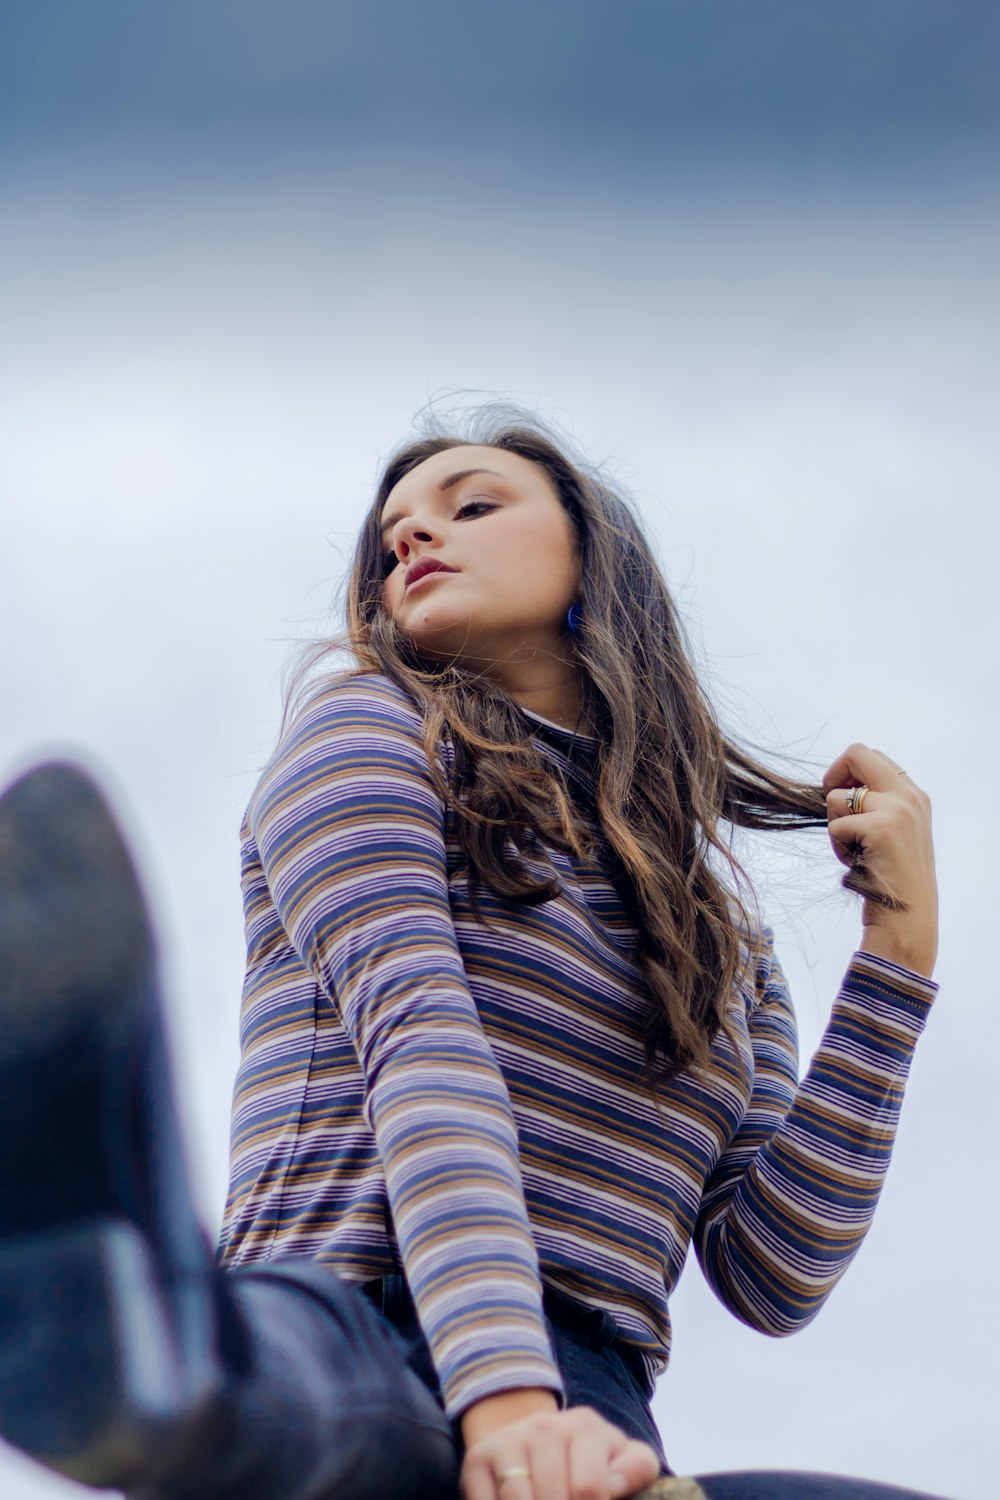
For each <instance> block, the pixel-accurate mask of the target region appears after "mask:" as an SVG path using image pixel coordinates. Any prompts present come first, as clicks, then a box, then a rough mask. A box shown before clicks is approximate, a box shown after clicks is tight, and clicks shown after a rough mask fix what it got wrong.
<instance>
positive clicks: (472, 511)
mask: <svg viewBox="0 0 1000 1500" xmlns="http://www.w3.org/2000/svg"><path fill="white" fill-rule="evenodd" d="M491 510H496V504H495V502H494V501H492V500H466V502H465V504H464V505H460V506H459V507H458V510H457V511H456V512H455V515H456V517H459V516H461V517H468V516H483V515H486V514H487V512H488V511H491Z"/></svg>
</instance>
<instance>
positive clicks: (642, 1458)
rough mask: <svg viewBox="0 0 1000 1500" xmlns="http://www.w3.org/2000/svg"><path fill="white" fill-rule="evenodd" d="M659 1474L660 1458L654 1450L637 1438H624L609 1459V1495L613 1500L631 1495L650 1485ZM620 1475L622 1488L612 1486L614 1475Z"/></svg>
mask: <svg viewBox="0 0 1000 1500" xmlns="http://www.w3.org/2000/svg"><path fill="white" fill-rule="evenodd" d="M659 1472H660V1458H659V1455H658V1453H657V1452H656V1450H655V1448H651V1447H650V1446H649V1444H648V1443H643V1442H640V1441H639V1439H638V1438H625V1440H624V1442H622V1443H621V1446H620V1447H619V1448H618V1450H617V1452H616V1453H614V1455H613V1456H612V1458H611V1478H612V1488H611V1494H612V1496H613V1497H614V1500H619V1497H620V1496H622V1495H632V1494H634V1493H635V1491H636V1490H641V1489H643V1488H644V1486H646V1485H647V1484H652V1483H653V1481H654V1479H656V1478H657V1476H658V1474H659ZM617 1474H620V1475H621V1476H622V1479H623V1480H624V1481H625V1483H624V1486H616V1485H615V1484H614V1478H615V1475H617Z"/></svg>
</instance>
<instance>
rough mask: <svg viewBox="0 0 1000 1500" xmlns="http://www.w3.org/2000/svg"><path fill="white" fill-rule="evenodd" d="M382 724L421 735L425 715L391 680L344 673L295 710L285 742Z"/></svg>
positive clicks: (323, 684) (320, 685)
mask: <svg viewBox="0 0 1000 1500" xmlns="http://www.w3.org/2000/svg"><path fill="white" fill-rule="evenodd" d="M379 725H383V726H385V727H386V728H392V727H395V728H397V729H399V730H404V731H409V732H411V733H414V732H415V733H422V731H423V714H422V713H421V710H420V706H419V704H418V703H417V702H416V700H415V699H414V698H412V697H411V696H410V694H409V693H407V692H406V690H405V689H404V688H402V687H400V685H399V683H398V682H393V680H392V678H391V677H383V676H381V675H379V674H378V673H376V672H341V673H338V674H337V675H336V676H334V677H327V678H324V679H323V681H322V682H320V683H318V684H317V685H316V686H315V688H314V689H313V691H312V692H311V693H310V694H309V695H308V697H306V698H305V699H304V700H303V701H302V703H301V704H300V705H299V706H298V707H297V708H296V710H295V712H294V713H293V714H292V716H291V718H290V720H289V723H288V725H287V726H286V729H285V732H284V734H283V735H282V741H284V740H287V739H288V738H290V737H293V736H295V735H296V734H301V733H303V732H304V733H307V734H311V733H315V732H316V731H317V730H322V729H324V728H332V729H336V730H337V731H338V732H340V733H344V732H349V730H350V728H351V726H357V727H358V728H359V729H363V728H364V727H365V726H373V727H377V726H379ZM279 744H280V742H279Z"/></svg>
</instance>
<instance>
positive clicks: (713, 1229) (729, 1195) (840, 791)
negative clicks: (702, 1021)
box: [695, 746, 937, 1335]
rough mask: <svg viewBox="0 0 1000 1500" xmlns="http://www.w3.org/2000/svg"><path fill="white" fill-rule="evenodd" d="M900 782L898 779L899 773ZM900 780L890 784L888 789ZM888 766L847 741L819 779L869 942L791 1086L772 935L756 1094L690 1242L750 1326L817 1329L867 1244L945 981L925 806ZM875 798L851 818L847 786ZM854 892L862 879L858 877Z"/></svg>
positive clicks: (763, 971)
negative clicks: (913, 1068) (940, 980)
mask: <svg viewBox="0 0 1000 1500" xmlns="http://www.w3.org/2000/svg"><path fill="white" fill-rule="evenodd" d="M890 778H892V779H890ZM893 779H894V781H895V783H896V785H893ZM905 779H907V778H904V777H903V775H902V774H901V773H900V772H899V768H898V767H895V766H893V764H892V762H891V761H889V760H888V758H887V757H885V756H882V755H880V753H879V752H878V751H872V750H868V749H867V748H866V747H864V746H852V747H851V749H850V750H848V751H846V752H845V754H844V755H843V756H841V757H840V758H839V759H838V760H837V761H836V762H835V763H834V765H833V766H831V768H830V770H829V771H828V772H827V776H826V778H825V781H824V785H825V788H826V790H827V793H828V796H827V802H828V805H829V807H830V812H831V824H830V833H831V838H832V840H833V841H834V847H835V849H836V850H837V853H838V857H840V858H841V859H842V860H843V861H844V863H846V864H848V865H850V866H851V867H852V869H853V870H855V871H857V870H859V868H860V866H861V860H860V859H859V852H858V849H857V848H852V846H853V845H858V846H860V849H861V851H862V853H863V874H862V875H861V877H860V880H859V882H858V884H859V885H860V884H861V882H862V881H863V882H864V884H865V886H866V887H867V888H868V889H869V890H871V891H875V890H877V891H879V892H881V893H887V894H888V895H889V896H890V897H891V904H887V903H886V902H885V900H884V894H883V896H882V898H881V899H880V897H879V896H878V895H874V894H873V895H869V896H867V897H866V899H865V907H864V913H863V918H862V921H863V929H864V930H863V936H862V942H861V946H860V949H859V951H858V952H857V953H856V954H855V956H854V958H853V960H852V962H851V964H850V966H849V968H848V971H847V974H846V976H845V978H844V982H843V984H842V986H841V989H840V992H839V994H838V996H837V998H836V1000H835V1002H834V1006H833V1011H832V1014H831V1017H830V1022H829V1025H828V1026H827V1028H826V1031H825V1033H824V1036H823V1039H822V1041H821V1042H820V1045H819V1047H818V1048H817V1051H816V1055H815V1057H814V1058H813V1061H812V1063H811V1065H810V1068H809V1071H808V1072H807V1074H806V1076H805V1078H804V1079H803V1080H802V1083H801V1084H799V1083H798V1082H797V1044H796V1027H795V1017H794V1012H793V1010H792V1006H791V1001H790V998H789V995H788V988H787V985H786V983H785V979H784V976H783V974H782V973H781V969H780V966H779V965H778V963H777V961H776V959H775V958H774V955H773V952H772V951H771V945H770V935H769V934H765V935H764V938H763V941H762V947H761V952H760V955H759V959H758V966H757V989H758V1002H757V1004H756V1007H755V1009H754V1010H753V1012H752V1015H751V1017H750V1023H749V1028H750V1040H751V1045H752V1048H753V1060H754V1086H753V1092H752V1096H751V1099H750V1102H749V1106H748V1109H747V1112H746V1115H745V1117H744V1119H743V1122H742V1124H741V1126H740V1129H739V1130H738V1131H737V1133H736V1135H735V1137H734V1138H733V1140H732V1141H731V1142H730V1144H729V1146H728V1147H727V1149H726V1151H725V1152H724V1153H723V1156H722V1157H721V1159H720V1161H719V1162H718V1164H717V1166H716V1168H715V1171H714V1172H713V1173H712V1175H711V1177H710V1179H709V1181H708V1183H707V1184H706V1188H705V1193H704V1196H703V1199H702V1204H701V1209H700V1212H699V1217H698V1224H697V1227H696V1232H695V1236H696V1238H695V1242H696V1248H697V1252H698V1257H699V1260H700V1261H701V1264H702V1267H703V1270H704V1272H705V1275H706V1277H707V1279H708V1281H709V1283H710V1285H711V1286H712V1287H713V1289H714V1290H715V1292H716V1293H717V1295H718V1296H719V1297H720V1299H721V1300H722V1301H723V1302H724V1303H725V1305H726V1306H727V1307H729V1308H730V1309H731V1310H732V1311H733V1312H734V1313H736V1315H737V1316H738V1317H740V1318H741V1319H743V1321H744V1322H747V1323H749V1324H750V1325H751V1326H752V1327H755V1328H758V1329H760V1330H761V1331H763V1332H765V1333H770V1334H775V1335H778V1334H786V1333H792V1332H794V1331H795V1330H796V1329H797V1328H800V1327H802V1326H803V1325H804V1324H805V1323H807V1322H809V1321H810V1319H811V1318H813V1317H814V1316H815V1315H816V1313H817V1312H818V1311H819V1308H820V1307H821V1306H822V1304H823V1302H824V1301H825V1299H826V1297H827V1296H828V1295H829V1293H830V1291H831V1290H832V1288H833V1287H834V1285H835V1284H836V1282H837V1281H838V1280H839V1279H840V1277H841V1276H842V1275H843V1273H844V1271H845V1270H846V1268H847V1266H848V1265H849V1264H850V1262H851V1260H852V1259H853V1257H854V1255H855V1253H856V1252H857V1250H858V1248H859V1246H860V1244H861V1241H862V1240H863V1238H864V1236H865V1234H866V1232H867V1230H868V1227H869V1225H870V1224H871V1221H872V1218H873V1216H874V1213H875V1208H876V1205H877V1203H878V1197H879V1193H880V1191H881V1187H882V1183H883V1181H884V1179H885V1174H886V1171H887V1169H888V1165H889V1157H890V1153H891V1149H892V1144H893V1140H894V1137H895V1130H896V1124H897V1120H898V1117H899V1110H900V1106H901V1104H902V1097H903V1088H904V1085H905V1082H906V1076H907V1073H908V1071H909V1065H910V1060H911V1058H912V1054H913V1048H914V1046H915V1044H916V1040H917V1037H918V1036H919V1034H920V1032H921V1030H922V1028H923V1025H924V1022H925V1020H926V1016H927V1012H928V1010H929V1007H930V1003H931V1001H932V1000H933V998H934V994H935V992H936V986H935V985H934V984H933V983H932V982H931V981H930V979H929V978H928V977H927V975H928V973H929V970H930V967H931V966H932V964H933V960H934V955H935V952H936V944H937V921H936V916H937V909H936V892H935V885H934V872H933V857H932V855H931V848H930V815H929V807H928V804H927V799H926V797H925V796H924V794H923V793H922V792H920V791H919V790H918V789H917V788H914V787H909V786H906V787H904V786H902V785H901V783H903V781H904V780H905ZM860 785H867V786H869V787H870V788H871V789H872V790H871V791H870V792H869V793H868V795H867V796H866V797H865V798H863V799H862V809H863V810H862V812H860V813H850V812H847V811H846V810H845V809H846V802H847V793H848V790H849V789H850V787H851V786H860ZM852 883H853V882H852Z"/></svg>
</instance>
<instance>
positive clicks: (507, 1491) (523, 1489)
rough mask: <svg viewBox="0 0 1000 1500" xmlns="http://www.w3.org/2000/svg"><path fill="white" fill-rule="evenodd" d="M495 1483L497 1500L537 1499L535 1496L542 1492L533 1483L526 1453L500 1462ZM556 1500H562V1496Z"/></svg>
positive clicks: (531, 1470) (528, 1457)
mask: <svg viewBox="0 0 1000 1500" xmlns="http://www.w3.org/2000/svg"><path fill="white" fill-rule="evenodd" d="M495 1483H496V1495H497V1500H537V1496H538V1495H541V1494H543V1493H544V1491H543V1490H542V1489H541V1487H540V1486H536V1484H535V1479H534V1469H533V1465H532V1461H531V1457H530V1455H528V1454H525V1456H524V1457H523V1458H519V1459H517V1460H516V1461H515V1460H514V1459H511V1460H510V1462H509V1463H505V1464H501V1465H500V1466H499V1468H498V1470H497V1475H496V1481H495ZM558 1500H563V1496H562V1495H560V1496H559V1497H558Z"/></svg>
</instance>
